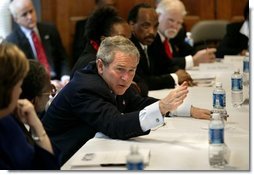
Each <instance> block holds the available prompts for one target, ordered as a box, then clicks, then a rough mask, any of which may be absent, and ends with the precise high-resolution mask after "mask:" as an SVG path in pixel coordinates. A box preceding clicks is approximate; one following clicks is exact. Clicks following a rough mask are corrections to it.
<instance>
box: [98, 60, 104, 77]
mask: <svg viewBox="0 0 254 175" xmlns="http://www.w3.org/2000/svg"><path fill="white" fill-rule="evenodd" d="M96 65H97V69H98V73H99V75H102V73H103V69H104V65H103V62H102V60H101V59H97V60H96Z"/></svg>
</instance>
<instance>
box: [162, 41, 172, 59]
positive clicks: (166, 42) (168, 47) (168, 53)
mask: <svg viewBox="0 0 254 175" xmlns="http://www.w3.org/2000/svg"><path fill="white" fill-rule="evenodd" d="M164 48H165V52H166V54H167V56H168V58H169V59H172V58H173V53H172V50H171V48H170V43H169V41H168V40H167V38H166V39H165V40H164Z"/></svg>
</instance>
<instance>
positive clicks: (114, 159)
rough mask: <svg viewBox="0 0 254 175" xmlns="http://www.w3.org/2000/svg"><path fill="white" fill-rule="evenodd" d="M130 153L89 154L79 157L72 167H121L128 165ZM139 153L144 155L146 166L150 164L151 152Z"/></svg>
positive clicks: (140, 151) (75, 159)
mask: <svg viewBox="0 0 254 175" xmlns="http://www.w3.org/2000/svg"><path fill="white" fill-rule="evenodd" d="M129 153H130V151H129V150H121V151H115V150H114V151H102V152H87V153H84V154H79V155H77V156H76V157H75V158H74V159H73V160H72V161H71V166H73V167H74V166H84V167H85V166H119V165H125V164H126V157H127V155H128V154H129ZM139 153H140V154H141V155H143V160H144V165H147V164H148V163H149V159H150V150H149V149H139Z"/></svg>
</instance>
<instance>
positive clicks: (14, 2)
mask: <svg viewBox="0 0 254 175" xmlns="http://www.w3.org/2000/svg"><path fill="white" fill-rule="evenodd" d="M28 1H30V2H31V3H32V4H33V2H32V1H31V0H28ZM21 3H24V2H23V0H22V2H21V0H12V1H11V3H10V5H9V10H10V12H11V14H12V16H13V17H17V15H18V14H17V12H16V8H17V6H19V5H20V4H21Z"/></svg>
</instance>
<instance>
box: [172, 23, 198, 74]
mask: <svg viewBox="0 0 254 175" xmlns="http://www.w3.org/2000/svg"><path fill="white" fill-rule="evenodd" d="M185 37H186V32H185V30H184V28H181V29H180V30H179V32H178V34H177V35H176V36H175V37H174V38H172V39H170V40H169V42H170V44H171V46H172V48H173V57H174V58H173V62H174V63H175V64H178V65H179V66H180V67H181V68H183V69H184V68H185V64H186V63H185V56H188V55H194V54H195V49H194V47H192V46H190V45H189V44H187V43H186V42H185Z"/></svg>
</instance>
